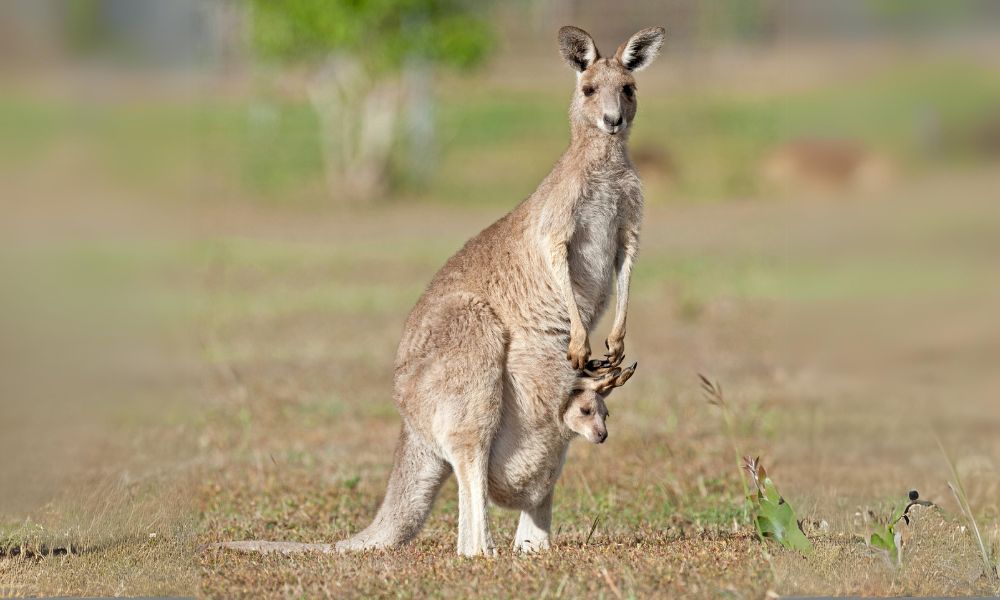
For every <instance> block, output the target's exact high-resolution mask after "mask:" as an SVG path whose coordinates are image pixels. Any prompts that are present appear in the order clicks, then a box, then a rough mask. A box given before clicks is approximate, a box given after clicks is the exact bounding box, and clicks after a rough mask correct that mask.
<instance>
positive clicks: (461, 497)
mask: <svg viewBox="0 0 1000 600" xmlns="http://www.w3.org/2000/svg"><path fill="white" fill-rule="evenodd" d="M663 37H664V30H663V28H660V27H655V28H648V29H643V30H641V31H639V32H637V33H635V34H634V35H632V36H631V37H630V38H629V39H628V40H627V41H626V42H625V43H623V44H622V45H621V46H620V47H619V48H618V51H617V52H616V53H615V54H614V56H612V57H610V58H602V57H601V55H600V53H599V52H598V49H597V46H596V45H595V44H594V40H593V39H592V38H591V36H590V34H588V33H587V32H585V31H583V30H582V29H578V28H576V27H563V28H562V29H560V30H559V47H560V51H561V54H562V57H563V59H564V60H565V61H566V63H567V64H569V66H570V67H572V68H573V69H574V70H575V71H576V74H577V76H576V85H575V87H574V90H573V96H572V101H571V104H570V111H569V115H570V129H571V140H570V144H569V148H568V149H567V150H566V151H565V153H564V154H563V155H562V157H561V158H560V159H559V161H558V162H557V163H556V165H555V167H554V168H553V169H552V171H551V172H550V173H549V175H548V176H547V177H546V178H545V179H544V180H543V181H542V183H541V184H540V185H539V187H538V189H537V190H536V191H535V192H534V193H533V194H531V196H529V197H528V198H527V199H526V200H524V201H523V202H521V203H520V204H519V205H518V206H517V207H515V208H514V209H513V210H512V211H511V212H509V213H508V214H507V215H506V216H504V217H503V218H501V219H500V220H499V221H497V222H496V223H494V224H493V225H491V226H490V227H487V228H486V229H485V230H483V231H482V232H481V233H479V234H478V235H477V236H475V237H474V238H472V239H471V240H469V241H468V242H467V243H466V244H465V246H463V247H462V249H461V250H459V251H458V252H457V253H456V254H455V255H454V256H452V257H451V258H450V259H449V260H448V261H447V262H446V263H445V265H444V266H443V267H442V268H441V270H440V271H438V273H437V274H436V275H435V276H434V278H433V279H432V280H431V283H430V284H429V285H428V287H427V289H426V290H425V291H424V293H423V295H422V296H421V298H420V299H419V300H418V301H417V304H416V306H414V308H413V310H412V311H411V312H410V315H409V317H408V318H407V320H406V324H405V326H404V328H403V335H402V339H401V340H400V343H399V349H398V350H397V353H396V359H395V364H394V381H393V383H394V391H393V399H394V401H395V403H396V406H397V408H398V410H399V412H400V415H401V416H402V418H403V425H402V428H401V431H400V435H399V442H398V445H397V448H396V453H395V457H394V466H393V469H392V472H391V474H390V476H389V482H388V486H387V489H386V494H385V498H384V499H383V501H382V504H381V506H380V507H379V509H378V512H377V513H376V515H375V519H374V521H373V522H372V523H371V525H369V526H368V527H367V528H365V529H364V530H362V531H361V532H359V533H358V534H357V535H355V536H353V537H351V538H349V539H347V540H344V541H342V542H340V543H338V544H337V548H338V549H339V550H359V549H366V548H382V547H388V546H395V545H399V544H403V543H406V542H407V541H409V540H410V539H412V538H413V537H414V536H415V535H416V534H417V533H418V532H419V530H420V528H421V527H422V526H423V523H424V520H425V519H426V518H427V515H428V514H429V513H430V510H431V507H432V505H433V502H434V498H435V497H436V495H437V493H438V490H439V489H440V488H441V485H442V484H443V483H444V481H445V480H446V479H447V477H448V476H449V475H450V474H451V472H452V471H454V473H455V477H456V479H457V481H458V507H459V519H458V552H459V554H463V555H469V556H472V555H483V554H485V555H494V554H495V548H494V544H493V539H492V536H491V534H490V529H489V523H488V520H487V514H486V512H487V503H488V501H489V499H490V498H492V499H493V500H494V501H495V502H497V504H500V505H503V506H509V507H513V508H518V509H521V511H522V513H521V524H522V525H523V528H522V527H521V526H519V528H518V531H519V532H521V533H523V534H524V535H520V536H518V540H521V539H522V538H523V539H525V540H529V541H530V544H528V543H526V544H520V542H519V548H521V549H523V550H532V549H537V548H538V547H544V546H547V544H548V542H547V540H548V535H549V525H550V522H551V511H552V495H551V483H552V482H554V481H555V479H556V478H557V476H558V473H559V471H560V468H561V465H562V460H563V457H564V456H565V450H566V446H567V442H566V436H564V435H562V434H561V433H560V432H561V427H562V426H563V425H565V424H566V423H565V414H566V412H567V411H566V407H567V399H570V398H571V394H572V393H573V390H574V388H575V387H578V386H579V380H580V373H581V371H582V370H583V369H585V368H594V367H597V368H598V369H600V370H604V371H609V370H611V369H615V368H617V367H618V365H620V364H621V362H622V360H623V358H624V352H625V344H624V339H625V327H626V313H627V308H628V296H629V282H630V280H631V274H632V266H633V262H634V261H635V258H636V254H637V252H638V248H639V229H640V225H641V220H642V190H641V186H640V182H639V177H638V175H637V174H636V172H635V168H634V167H633V165H632V162H631V160H630V159H629V156H628V149H627V144H628V137H629V133H630V131H631V129H632V124H633V122H634V119H635V115H636V106H637V95H638V94H637V89H636V84H635V79H634V78H633V73H634V72H635V71H639V70H641V69H643V68H644V67H646V66H648V65H649V64H650V63H651V62H652V60H653V59H654V58H655V57H656V55H657V54H658V53H659V50H660V46H661V45H662V43H663ZM612 280H616V289H617V302H616V306H615V311H616V312H615V318H614V322H613V324H612V327H611V332H610V334H609V335H608V338H607V341H606V342H605V346H606V348H607V350H608V352H607V354H606V355H605V357H606V358H605V360H604V361H599V360H593V361H589V360H588V359H589V358H590V341H589V332H590V330H591V328H592V327H593V325H594V324H595V323H596V321H597V319H598V318H599V317H600V315H601V314H602V313H603V311H604V308H605V306H606V304H607V301H608V297H609V296H610V291H611V282H612ZM553 456H556V457H557V458H558V460H555V461H553V460H552V457H553ZM543 475H544V476H545V477H542V476H543ZM539 478H542V479H544V478H547V479H548V480H550V481H549V482H547V483H546V485H530V486H529V485H527V484H528V483H529V482H532V483H535V482H537V481H538V480H539ZM511 483H513V484H515V485H510V484H511ZM522 485H523V486H525V487H519V486H522ZM527 488H531V489H530V490H528V489H527ZM545 490H548V493H547V494H546V495H545V496H544V497H539V496H540V495H541V494H542V491H545Z"/></svg>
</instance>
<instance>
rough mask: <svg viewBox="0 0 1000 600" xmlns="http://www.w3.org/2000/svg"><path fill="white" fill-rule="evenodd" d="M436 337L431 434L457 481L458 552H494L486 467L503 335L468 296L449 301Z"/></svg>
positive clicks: (498, 398)
mask: <svg viewBox="0 0 1000 600" xmlns="http://www.w3.org/2000/svg"><path fill="white" fill-rule="evenodd" d="M442 315H446V316H447V317H448V318H447V319H442V320H441V322H440V328H439V329H438V331H436V336H437V337H438V339H439V340H440V346H441V347H442V348H443V349H444V352H445V353H446V355H445V356H441V357H440V358H441V359H442V361H443V362H444V364H445V365H446V369H444V370H442V371H438V372H437V373H436V374H435V375H434V377H433V381H431V382H429V383H431V384H432V385H429V386H427V388H425V389H430V390H434V391H435V393H436V394H437V395H438V396H437V397H436V398H434V402H435V405H436V407H437V411H436V412H437V415H436V418H435V421H436V425H435V428H434V437H435V439H436V440H437V441H438V443H439V444H440V446H441V449H442V453H443V454H444V455H445V457H446V458H447V459H448V461H449V462H450V463H451V465H452V468H453V469H454V471H455V478H456V479H457V481H458V510H459V518H458V552H459V554H463V555H466V556H476V555H487V556H492V555H494V554H495V553H496V550H495V548H494V545H493V538H492V537H491V535H490V528H489V522H488V518H487V504H488V487H489V486H488V479H487V469H488V467H489V460H490V448H491V447H492V445H493V439H494V437H495V436H496V432H497V429H498V428H499V426H500V414H501V410H502V405H503V371H504V365H505V360H506V352H507V336H506V333H505V329H504V328H503V326H502V324H501V322H500V321H499V319H498V318H497V317H496V314H495V313H494V312H493V310H492V309H491V308H490V307H489V305H487V304H486V303H485V302H483V301H481V300H479V299H477V298H475V297H471V296H459V297H454V298H452V299H451V302H450V303H449V306H448V310H447V312H446V313H442Z"/></svg>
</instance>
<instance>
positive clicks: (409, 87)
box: [403, 58, 437, 183]
mask: <svg viewBox="0 0 1000 600" xmlns="http://www.w3.org/2000/svg"><path fill="white" fill-rule="evenodd" d="M432 78H433V71H432V69H431V66H430V64H428V62H427V61H426V60H422V59H419V58H414V59H411V60H409V61H407V63H406V67H405V68H404V70H403V84H404V86H405V88H406V89H405V91H404V93H405V95H406V171H407V175H409V176H410V177H411V178H412V179H413V180H414V181H415V182H417V183H424V182H426V181H427V180H428V179H429V178H430V176H431V174H432V173H433V172H434V167H435V165H436V163H437V144H436V141H435V139H434V90H433V79H432Z"/></svg>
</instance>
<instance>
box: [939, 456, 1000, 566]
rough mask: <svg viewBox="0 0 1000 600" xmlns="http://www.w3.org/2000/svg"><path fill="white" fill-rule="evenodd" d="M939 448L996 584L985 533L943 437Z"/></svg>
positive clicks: (956, 496) (952, 490)
mask: <svg viewBox="0 0 1000 600" xmlns="http://www.w3.org/2000/svg"><path fill="white" fill-rule="evenodd" d="M937 444H938V448H940V449H941V454H942V455H943V456H944V460H945V462H946V463H948V469H949V470H950V471H951V476H952V478H953V479H954V480H955V483H954V485H953V484H952V482H950V481H949V482H948V488H949V489H950V490H951V493H952V494H954V495H955V500H956V501H957V502H958V507H959V508H960V509H961V510H962V513H963V514H964V515H965V518H966V519H968V521H969V525H970V527H971V529H972V535H973V537H975V539H976V543H977V544H978V545H979V555H980V557H981V558H982V559H983V567H984V568H985V569H986V576H987V577H988V578H989V579H990V580H991V581H993V583H994V584H996V583H997V570H996V567H994V566H993V561H992V559H991V558H990V551H989V549H987V547H986V544H985V543H984V542H983V535H982V533H980V531H979V524H978V523H976V517H975V515H973V513H972V506H971V505H970V504H969V498H968V496H967V495H966V494H965V486H963V485H962V478H961V477H959V476H958V469H956V468H955V463H954V462H953V461H952V460H951V457H950V456H949V455H948V452H947V451H946V450H945V449H944V444H942V443H941V438H937Z"/></svg>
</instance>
